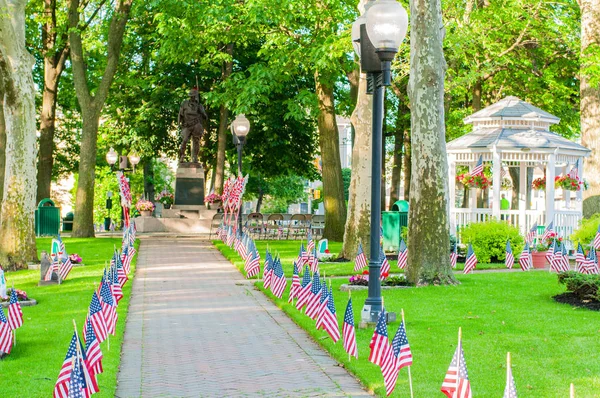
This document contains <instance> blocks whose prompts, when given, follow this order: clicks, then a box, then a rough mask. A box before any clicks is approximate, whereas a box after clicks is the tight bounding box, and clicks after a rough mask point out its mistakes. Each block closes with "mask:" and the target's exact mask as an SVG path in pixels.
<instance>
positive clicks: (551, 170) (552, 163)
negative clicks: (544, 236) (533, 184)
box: [546, 153, 556, 225]
mask: <svg viewBox="0 0 600 398" xmlns="http://www.w3.org/2000/svg"><path fill="white" fill-rule="evenodd" d="M555 177H556V154H555V153H551V154H550V156H548V164H547V165H546V225H548V224H550V223H551V222H552V221H554V194H555V191H554V178H555Z"/></svg>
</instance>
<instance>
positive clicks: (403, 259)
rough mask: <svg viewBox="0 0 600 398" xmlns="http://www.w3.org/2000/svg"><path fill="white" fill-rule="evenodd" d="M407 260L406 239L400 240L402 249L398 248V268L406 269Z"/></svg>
mask: <svg viewBox="0 0 600 398" xmlns="http://www.w3.org/2000/svg"><path fill="white" fill-rule="evenodd" d="M407 260H408V249H407V247H406V243H404V239H402V238H400V247H399V248H398V268H400V269H404V268H406V263H407Z"/></svg>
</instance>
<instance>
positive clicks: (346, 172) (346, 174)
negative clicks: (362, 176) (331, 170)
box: [342, 168, 352, 202]
mask: <svg viewBox="0 0 600 398" xmlns="http://www.w3.org/2000/svg"><path fill="white" fill-rule="evenodd" d="M351 178H352V169H349V168H346V169H342V179H343V180H344V199H345V200H346V202H347V201H348V197H349V195H350V179H351Z"/></svg>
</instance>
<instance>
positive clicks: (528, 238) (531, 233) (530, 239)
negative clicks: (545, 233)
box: [525, 222, 538, 243]
mask: <svg viewBox="0 0 600 398" xmlns="http://www.w3.org/2000/svg"><path fill="white" fill-rule="evenodd" d="M537 227H538V224H537V222H536V223H535V224H533V227H531V229H530V230H529V232H527V236H526V237H525V242H529V243H532V242H533V240H534V239H535V238H536V237H537Z"/></svg>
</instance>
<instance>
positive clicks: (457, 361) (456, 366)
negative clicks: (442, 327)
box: [441, 340, 471, 398]
mask: <svg viewBox="0 0 600 398" xmlns="http://www.w3.org/2000/svg"><path fill="white" fill-rule="evenodd" d="M441 391H442V392H443V393H444V394H446V396H447V397H448V398H471V384H470V382H469V374H468V371H467V364H466V363H465V354H464V352H463V349H462V343H461V342H460V340H459V343H458V347H456V351H455V352H454V356H453V357H452V362H451V363H450V367H449V368H448V371H447V372H446V376H445V377H444V381H443V382H442V388H441Z"/></svg>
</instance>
